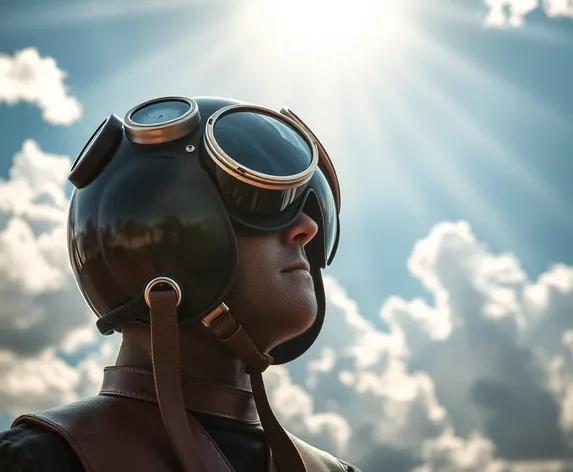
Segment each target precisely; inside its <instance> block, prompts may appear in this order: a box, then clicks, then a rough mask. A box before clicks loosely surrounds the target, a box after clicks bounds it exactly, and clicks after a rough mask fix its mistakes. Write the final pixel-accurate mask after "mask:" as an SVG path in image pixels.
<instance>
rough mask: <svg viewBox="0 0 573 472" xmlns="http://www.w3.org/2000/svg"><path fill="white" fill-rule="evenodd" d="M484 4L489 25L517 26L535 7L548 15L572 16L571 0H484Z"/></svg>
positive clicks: (486, 22)
mask: <svg viewBox="0 0 573 472" xmlns="http://www.w3.org/2000/svg"><path fill="white" fill-rule="evenodd" d="M485 5H486V6H487V7H488V14H487V17H486V19H485V24H486V25H487V26H491V27H512V28H518V27H520V26H523V24H524V20H525V17H526V16H527V15H528V14H529V13H531V12H533V11H534V10H537V9H541V10H543V11H544V13H545V14H546V15H547V16H549V17H553V18H555V17H570V18H573V0H485Z"/></svg>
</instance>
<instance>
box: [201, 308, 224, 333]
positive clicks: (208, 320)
mask: <svg viewBox="0 0 573 472" xmlns="http://www.w3.org/2000/svg"><path fill="white" fill-rule="evenodd" d="M229 311H230V310H229V307H228V306H227V305H225V304H224V303H221V304H220V305H219V306H218V307H217V308H215V309H214V310H213V311H212V312H211V313H209V314H208V315H206V316H204V317H203V318H201V323H203V325H204V326H205V327H206V328H210V327H211V326H213V323H214V322H215V321H217V320H218V319H219V318H220V317H221V316H223V315H224V314H225V313H229Z"/></svg>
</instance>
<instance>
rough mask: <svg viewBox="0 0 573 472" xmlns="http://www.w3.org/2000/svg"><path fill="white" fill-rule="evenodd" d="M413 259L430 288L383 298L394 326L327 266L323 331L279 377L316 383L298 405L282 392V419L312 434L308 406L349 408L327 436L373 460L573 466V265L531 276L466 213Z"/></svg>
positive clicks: (372, 466)
mask: <svg viewBox="0 0 573 472" xmlns="http://www.w3.org/2000/svg"><path fill="white" fill-rule="evenodd" d="M408 268H409V271H410V273H411V274H412V276H413V277H415V278H417V279H418V280H419V281H420V282H421V283H422V286H423V287H424V288H425V289H426V290H427V291H428V293H429V295H430V300H431V301H430V302H428V301H426V300H424V299H414V300H404V299H401V298H399V297H391V298H390V299H388V300H387V301H386V302H385V303H384V305H383V306H382V308H381V310H380V316H381V317H382V318H383V319H384V320H385V322H386V323H387V325H388V326H389V330H388V332H381V331H378V330H377V329H375V328H374V326H373V325H372V324H371V323H370V322H369V321H368V320H367V319H366V318H365V317H364V316H363V315H361V314H360V313H359V309H358V306H357V304H356V303H355V302H354V301H352V300H351V299H350V298H349V297H348V296H347V295H346V293H345V292H344V290H343V288H342V287H340V286H339V285H338V284H337V283H336V281H335V280H334V279H332V278H330V277H326V280H325V287H326V291H327V299H328V306H329V309H328V318H327V321H326V324H325V328H324V331H323V333H322V334H321V336H320V338H319V340H318V341H317V343H316V344H315V345H314V346H313V347H312V348H311V349H310V350H309V352H308V354H307V355H306V356H305V359H304V360H299V361H296V362H295V363H294V364H291V365H289V366H288V367H286V368H283V369H284V370H282V371H281V377H282V378H283V380H282V384H277V383H274V384H272V385H271V388H282V387H281V385H288V388H289V389H296V388H299V389H300V388H302V387H304V389H305V390H306V391H307V392H308V397H307V401H306V403H305V404H306V406H305V410H304V412H301V413H300V417H293V416H292V415H290V414H289V413H288V410H287V411H285V408H286V404H287V403H286V402H283V401H282V400H281V399H282V398H285V397H284V394H279V393H276V392H273V394H272V397H271V398H272V399H273V400H274V403H273V404H274V406H275V408H276V409H277V414H278V416H279V417H280V418H281V419H282V420H283V422H284V423H285V426H287V427H288V428H291V429H296V430H297V431H299V434H302V435H303V437H306V439H307V440H309V441H311V442H312V441H316V440H317V438H316V437H315V434H311V433H310V431H309V430H308V428H307V427H306V426H305V424H304V421H301V419H300V418H303V417H306V418H312V417H313V416H315V415H320V414H325V413H329V414H330V415H331V418H338V419H340V420H346V421H348V426H349V428H350V434H346V433H345V434H344V435H339V436H337V438H338V442H336V441H332V439H330V444H331V445H332V448H331V449H330V450H333V451H335V452H338V453H339V454H341V455H342V456H343V457H344V458H346V459H348V460H350V461H354V462H355V463H357V464H358V465H361V466H362V467H363V469H364V470H365V471H372V472H374V471H377V470H382V468H381V464H384V467H386V468H388V469H389V470H399V471H402V470H403V471H411V470H415V471H416V472H445V471H467V472H470V471H471V472H473V471H475V472H477V471H489V472H494V471H495V472H501V471H504V472H505V471H508V472H517V471H524V472H525V471H528V470H531V471H533V470H547V471H553V470H555V471H561V470H572V468H573V463H572V462H571V459H572V457H573V454H572V449H571V442H572V439H573V436H572V433H573V415H572V414H571V410H572V408H571V407H573V317H572V316H571V315H572V314H573V313H572V308H573V268H571V267H567V266H565V265H562V264H558V265H555V266H554V267H551V268H550V269H549V270H547V271H546V272H545V273H543V274H541V275H540V276H539V277H538V278H537V280H534V281H532V280H530V278H529V277H528V275H527V274H526V272H525V271H524V270H523V268H522V267H521V265H520V263H519V260H518V259H517V258H516V257H515V256H514V255H512V254H510V253H503V254H494V253H492V252H491V251H490V250H489V249H488V247H487V246H486V245H485V244H483V243H482V242H480V241H479V240H478V239H477V238H476V237H475V235H474V234H473V232H472V230H471V228H470V226H469V225H468V224H467V223H464V222H459V223H441V224H438V225H436V226H435V227H434V228H433V229H432V230H431V231H430V233H429V234H428V236H427V237H425V238H424V239H422V240H420V241H419V242H418V243H417V244H416V245H415V247H414V249H413V251H412V254H411V256H410V258H409V260H408ZM287 373H288V377H287ZM289 377H290V379H289ZM299 391H300V392H301V394H302V392H303V390H299ZM285 392H286V391H285ZM291 398H294V397H291ZM311 398H312V401H310V399H311ZM305 415H306V416H305ZM333 431H334V430H329V431H328V433H325V434H327V436H328V437H329V438H332V437H334V433H333ZM305 434H306V436H305ZM344 438H347V439H346V440H345V439H344ZM345 454H346V455H345ZM379 467H380V468H379Z"/></svg>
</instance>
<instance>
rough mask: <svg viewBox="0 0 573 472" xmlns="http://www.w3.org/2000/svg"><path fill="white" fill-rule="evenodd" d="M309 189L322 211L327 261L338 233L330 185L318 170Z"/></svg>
mask: <svg viewBox="0 0 573 472" xmlns="http://www.w3.org/2000/svg"><path fill="white" fill-rule="evenodd" d="M309 187H311V188H312V189H313V190H314V191H315V193H316V197H317V198H318V203H319V205H320V209H321V211H322V217H323V223H324V227H323V231H324V251H325V258H326V260H327V261H328V260H329V259H330V256H331V255H332V251H333V249H334V245H335V242H336V234H337V231H338V219H337V217H336V204H335V202H334V196H333V195H332V190H331V189H330V185H328V181H327V180H326V178H325V177H324V174H323V173H322V171H321V170H320V169H317V170H316V172H315V173H314V175H313V176H312V180H311V181H310V184H309Z"/></svg>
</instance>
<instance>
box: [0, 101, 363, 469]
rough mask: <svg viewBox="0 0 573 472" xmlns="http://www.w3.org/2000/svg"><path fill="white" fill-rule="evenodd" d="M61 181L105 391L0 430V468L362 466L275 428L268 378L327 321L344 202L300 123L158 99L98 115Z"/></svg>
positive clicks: (248, 109)
mask: <svg viewBox="0 0 573 472" xmlns="http://www.w3.org/2000/svg"><path fill="white" fill-rule="evenodd" d="M69 178H70V181H71V182H72V183H73V184H74V186H75V187H76V189H75V190H74V194H73V195H72V201H71V204H70V213H69V221H68V242H69V252H70V261H71V264H72V267H73V269H74V275H75V277H76V280H77V282H78V286H79V288H80V290H81V292H82V294H83V296H84V298H85V300H86V302H87V303H88V305H89V306H90V307H91V308H92V310H93V311H94V312H95V313H96V314H97V316H98V317H99V320H98V322H97V325H98V329H99V330H100V331H101V332H102V334H111V333H113V332H114V331H119V332H121V333H122V336H123V343H122V346H121V349H120V351H119V355H118V358H117V361H116V364H115V366H113V367H107V368H106V369H105V370H104V380H103V385H102V388H101V390H100V393H99V394H98V395H96V396H94V397H90V398H88V399H84V400H81V401H79V402H76V403H74V404H71V405H65V406H63V407H59V408H54V409H51V410H48V411H45V412H41V413H37V414H33V415H23V416H22V417H20V418H18V419H17V420H16V421H15V422H14V424H13V426H12V429H10V430H9V431H6V432H4V433H2V434H0V470H2V471H22V472H28V471H30V472H31V471H38V472H39V471H45V472H50V471H59V472H76V471H83V470H89V471H93V472H100V471H101V472H103V471H106V472H108V471H109V472H114V471H124V470H137V471H138V472H146V471H149V472H151V471H155V472H158V471H166V472H167V471H185V472H191V471H198V472H206V471H215V472H231V471H235V472H243V471H245V472H246V471H249V472H256V471H261V472H263V471H265V472H266V471H280V472H303V471H308V472H310V471H316V472H323V471H324V472H326V471H338V472H343V471H346V472H356V471H357V469H355V468H354V467H352V466H351V465H349V464H347V463H344V462H342V461H340V460H338V459H336V458H335V457H333V456H331V455H330V454H328V453H326V452H324V451H320V450H318V449H316V448H314V447H312V446H310V445H308V444H307V443H305V442H303V441H301V440H300V439H298V438H296V437H294V436H293V435H291V434H289V433H287V432H285V431H284V429H283V428H282V427H281V425H280V424H279V423H278V421H277V420H276V418H275V416H274V414H273V412H272V410H271V408H270V405H269V403H268V400H267V398H266V393H265V390H264V385H263V381H262V375H261V374H262V372H263V371H264V370H265V369H266V368H267V367H268V366H269V365H271V364H282V363H286V362H289V361H291V360H293V359H295V358H297V357H299V356H300V355H301V354H303V353H304V352H305V351H306V350H307V349H308V348H309V347H310V346H311V345H312V343H313V342H314V340H315V339H316V337H317V336H318V334H319V332H320V329H321V326H322V323H323V319H324V311H325V300H324V289H323V286H322V277H321V272H320V270H321V269H322V268H324V267H325V266H326V265H327V264H329V263H330V262H331V261H332V258H333V257H334V255H335V252H336V247H337V243H338V236H339V224H338V214H339V209H340V197H339V187H338V181H337V178H336V173H335V171H334V167H333V166H332V163H331V162H330V159H329V158H328V155H327V154H326V151H325V150H324V148H323V147H322V145H321V144H320V142H319V141H318V140H317V138H316V137H315V136H314V134H312V133H311V132H310V130H309V129H308V127H307V126H306V125H305V124H304V123H303V122H302V121H301V120H300V119H299V118H298V117H297V116H296V115H295V114H294V113H292V112H291V111H290V110H286V109H283V110H281V113H277V112H273V111H271V110H268V109H266V108H263V107H258V106H254V105H249V104H245V103H241V102H237V101H231V100H226V99H220V98H196V99H189V98H185V97H167V98H163V99H157V100H152V101H149V102H146V103H144V104H142V105H138V106H137V107H134V108H133V109H132V110H130V111H129V112H128V113H127V115H126V117H125V119H124V120H123V121H121V120H119V118H117V117H115V115H111V116H110V117H108V118H107V119H106V120H105V121H104V122H103V123H102V125H100V127H99V128H98V130H97V131H96V133H94V135H93V136H92V138H91V139H90V141H89V142H88V144H87V145H86V147H85V148H84V149H83V150H82V152H81V153H80V155H79V156H78V159H76V162H75V163H74V165H73V166H72V170H71V172H70V177H69ZM199 321H200V322H199Z"/></svg>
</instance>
